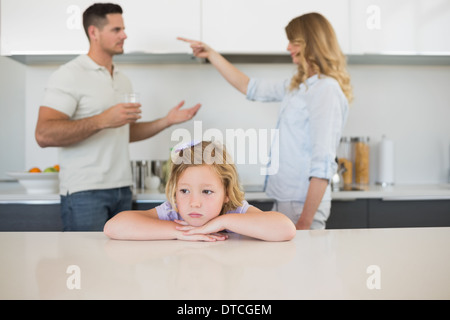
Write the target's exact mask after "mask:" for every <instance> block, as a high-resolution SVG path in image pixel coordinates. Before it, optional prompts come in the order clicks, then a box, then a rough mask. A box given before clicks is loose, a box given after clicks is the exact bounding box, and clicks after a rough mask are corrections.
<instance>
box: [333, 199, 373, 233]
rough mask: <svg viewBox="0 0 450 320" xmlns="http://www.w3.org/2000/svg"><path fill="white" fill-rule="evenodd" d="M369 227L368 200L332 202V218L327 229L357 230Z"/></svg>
mask: <svg viewBox="0 0 450 320" xmlns="http://www.w3.org/2000/svg"><path fill="white" fill-rule="evenodd" d="M368 227H369V219H368V201H367V199H356V200H350V201H347V200H343V201H341V200H333V201H332V203H331V212H330V216H329V217H328V220H327V223H326V228H327V229H357V228H368Z"/></svg>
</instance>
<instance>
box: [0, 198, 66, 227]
mask: <svg viewBox="0 0 450 320" xmlns="http://www.w3.org/2000/svg"><path fill="white" fill-rule="evenodd" d="M62 229H63V227H62V221H61V206H60V204H59V203H58V204H52V203H41V204H36V203H26V202H25V203H7V204H0V231H62Z"/></svg>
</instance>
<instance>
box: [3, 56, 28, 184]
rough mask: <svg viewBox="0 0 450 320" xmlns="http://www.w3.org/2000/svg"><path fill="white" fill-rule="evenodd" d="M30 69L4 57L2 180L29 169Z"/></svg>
mask: <svg viewBox="0 0 450 320" xmlns="http://www.w3.org/2000/svg"><path fill="white" fill-rule="evenodd" d="M25 79H26V67H25V66H24V65H22V64H21V63H18V62H16V61H14V60H11V59H8V58H5V57H0V179H6V178H11V177H8V176H7V175H6V173H5V171H18V170H23V168H24V167H25V148H24V146H25V96H26V95H25Z"/></svg>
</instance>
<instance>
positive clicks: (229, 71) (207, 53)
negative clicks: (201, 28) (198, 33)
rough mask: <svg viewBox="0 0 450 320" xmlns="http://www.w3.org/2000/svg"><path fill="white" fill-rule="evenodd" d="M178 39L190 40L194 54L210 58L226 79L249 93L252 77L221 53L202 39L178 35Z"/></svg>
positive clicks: (243, 91) (244, 92)
mask: <svg viewBox="0 0 450 320" xmlns="http://www.w3.org/2000/svg"><path fill="white" fill-rule="evenodd" d="M177 39H178V40H181V41H185V42H188V43H189V44H190V45H191V48H192V50H193V54H194V56H196V57H199V58H205V59H208V60H209V62H211V64H212V65H213V66H214V67H215V68H216V69H217V71H219V72H220V74H221V75H222V76H223V77H224V78H225V80H227V81H228V82H229V83H230V84H231V85H232V86H233V87H235V88H236V89H237V90H239V91H240V92H242V93H243V94H247V87H248V83H249V81H250V78H249V77H248V76H247V75H246V74H244V73H243V72H242V71H240V70H239V69H238V68H236V67H235V66H234V65H232V64H231V63H230V62H229V61H228V60H227V59H225V58H224V57H223V56H222V55H221V54H220V53H218V52H217V51H215V50H213V49H212V48H211V47H209V46H207V45H206V44H204V43H203V42H200V41H195V40H189V39H186V38H181V37H178V38H177Z"/></svg>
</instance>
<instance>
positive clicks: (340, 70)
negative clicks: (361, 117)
mask: <svg viewBox="0 0 450 320" xmlns="http://www.w3.org/2000/svg"><path fill="white" fill-rule="evenodd" d="M285 30H286V35H287V38H288V39H289V41H290V42H292V43H294V44H298V45H300V48H301V49H300V53H299V55H298V56H297V57H298V59H299V61H300V63H299V65H298V72H297V74H296V75H294V76H293V77H292V80H291V84H290V87H289V90H290V91H292V90H295V89H298V87H299V85H300V84H301V83H304V82H305V80H306V79H307V78H308V65H309V68H311V71H312V72H313V73H317V74H318V75H319V77H320V75H321V74H324V75H326V76H329V77H332V78H334V79H336V80H337V82H338V83H339V85H340V87H341V89H342V91H343V92H344V94H345V96H346V97H347V100H348V101H349V103H350V102H351V101H352V100H353V90H352V86H351V84H350V75H349V74H348V72H347V63H346V59H345V56H344V54H343V53H342V50H341V48H340V46H339V43H338V41H337V37H336V34H335V32H334V29H333V27H332V26H331V24H330V22H329V21H328V20H327V19H326V18H325V17H324V16H322V15H321V14H319V13H316V12H312V13H307V14H304V15H301V16H299V17H297V18H294V19H292V20H291V21H290V22H289V24H288V25H287V26H286V28H285Z"/></svg>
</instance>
